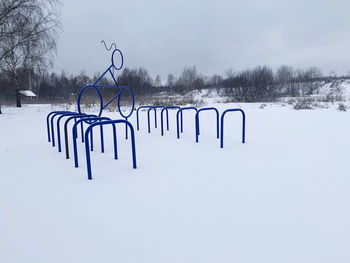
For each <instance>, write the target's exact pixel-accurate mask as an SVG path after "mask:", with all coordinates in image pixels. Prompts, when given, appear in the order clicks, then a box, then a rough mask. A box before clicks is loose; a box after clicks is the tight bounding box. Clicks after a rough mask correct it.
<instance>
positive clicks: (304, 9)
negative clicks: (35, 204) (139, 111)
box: [54, 0, 350, 81]
mask: <svg viewBox="0 0 350 263" xmlns="http://www.w3.org/2000/svg"><path fill="white" fill-rule="evenodd" d="M62 1H63V8H62V22H63V33H62V34H61V36H60V39H59V41H58V54H57V58H56V61H55V66H54V71H56V72H61V71H62V70H64V71H65V72H66V73H68V74H78V73H79V72H81V71H82V70H84V71H85V72H86V73H87V74H93V73H95V72H97V71H100V72H101V71H103V70H105V69H106V68H107V67H108V66H109V65H110V53H109V52H107V51H106V50H105V49H104V47H103V46H102V44H101V43H100V41H101V40H102V39H105V40H106V42H107V43H111V42H116V43H117V46H118V48H120V49H121V50H122V51H123V54H124V59H125V63H124V66H126V67H130V68H134V67H140V66H142V67H145V68H146V69H147V70H148V71H149V73H150V74H151V76H152V77H155V76H156V74H158V73H159V74H160V75H161V77H162V80H163V81H165V80H166V77H167V75H168V73H169V72H172V73H174V74H175V75H176V76H178V75H179V74H180V73H181V71H182V69H183V67H184V66H192V65H195V66H197V68H198V71H199V72H200V73H202V74H204V75H212V74H220V75H224V73H225V71H226V70H227V69H229V68H232V69H233V70H235V71H239V70H242V69H245V68H248V67H254V66H257V65H270V66H272V67H273V68H276V67H278V66H279V65H281V64H287V65H292V66H294V67H300V68H307V67H309V66H317V67H319V68H321V69H322V71H323V72H324V73H325V74H328V73H329V72H330V71H331V70H335V71H336V72H337V73H338V74H344V73H347V72H348V71H350V16H349V14H350V1H349V0H289V1H283V0H282V1H278V0H237V1H235V0H231V1H224V0H215V1H214V0H212V1H204V0H195V1H191V0H173V1H165V0H148V1H133V0H126V1H116V0H99V1H97V0H96V1H86V0H62Z"/></svg>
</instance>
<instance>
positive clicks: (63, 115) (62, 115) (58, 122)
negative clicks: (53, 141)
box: [52, 112, 85, 152]
mask: <svg viewBox="0 0 350 263" xmlns="http://www.w3.org/2000/svg"><path fill="white" fill-rule="evenodd" d="M84 115H85V114H79V113H76V112H73V113H65V114H60V116H59V117H58V119H57V124H56V128H57V146H58V152H61V132H60V131H61V129H60V121H61V119H62V118H64V117H71V116H84ZM52 129H53V127H52Z"/></svg>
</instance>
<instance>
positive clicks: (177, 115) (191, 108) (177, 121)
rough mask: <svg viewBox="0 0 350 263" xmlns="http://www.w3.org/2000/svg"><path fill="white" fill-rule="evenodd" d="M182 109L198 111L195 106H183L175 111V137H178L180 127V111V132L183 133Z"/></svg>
mask: <svg viewBox="0 0 350 263" xmlns="http://www.w3.org/2000/svg"><path fill="white" fill-rule="evenodd" d="M184 110H195V111H196V113H197V111H198V109H197V108H196V107H184V108H180V109H179V110H178V111H177V113H176V132H177V138H178V139H180V129H179V115H180V113H181V133H183V115H182V111H184Z"/></svg>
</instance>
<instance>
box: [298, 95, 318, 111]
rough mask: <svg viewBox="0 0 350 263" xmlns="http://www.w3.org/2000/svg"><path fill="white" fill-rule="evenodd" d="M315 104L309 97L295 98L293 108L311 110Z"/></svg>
mask: <svg viewBox="0 0 350 263" xmlns="http://www.w3.org/2000/svg"><path fill="white" fill-rule="evenodd" d="M315 106H317V105H316V104H315V102H314V100H312V99H310V98H299V99H297V101H296V103H295V104H294V106H293V108H294V109H295V110H312V109H314V107H315Z"/></svg>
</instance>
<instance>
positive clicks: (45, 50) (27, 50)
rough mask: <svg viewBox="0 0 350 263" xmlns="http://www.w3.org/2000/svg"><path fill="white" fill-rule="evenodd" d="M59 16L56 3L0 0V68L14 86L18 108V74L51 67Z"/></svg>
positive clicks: (49, 0)
mask: <svg viewBox="0 0 350 263" xmlns="http://www.w3.org/2000/svg"><path fill="white" fill-rule="evenodd" d="M59 16H60V2H59V0H0V19H1V20H0V25H1V29H0V38H1V42H0V68H1V70H2V71H4V72H6V73H7V75H8V76H9V77H10V78H11V81H12V83H14V87H15V90H16V95H17V101H18V102H17V106H19V107H20V101H19V100H18V99H19V96H18V91H19V75H20V73H21V72H22V71H28V72H31V71H32V72H37V73H39V72H41V71H42V70H43V69H45V67H47V66H49V65H51V62H52V59H53V55H54V53H55V51H56V39H57V36H58V33H59V29H60V21H59Z"/></svg>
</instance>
